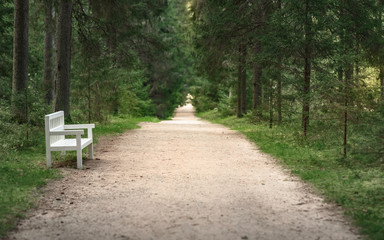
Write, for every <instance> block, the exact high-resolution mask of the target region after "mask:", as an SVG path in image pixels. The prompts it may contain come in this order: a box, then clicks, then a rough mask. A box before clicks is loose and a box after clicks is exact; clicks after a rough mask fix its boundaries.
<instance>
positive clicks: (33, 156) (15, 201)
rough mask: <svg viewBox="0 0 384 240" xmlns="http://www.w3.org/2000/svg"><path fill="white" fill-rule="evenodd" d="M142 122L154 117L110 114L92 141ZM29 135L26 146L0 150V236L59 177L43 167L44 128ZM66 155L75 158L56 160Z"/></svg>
mask: <svg viewBox="0 0 384 240" xmlns="http://www.w3.org/2000/svg"><path fill="white" fill-rule="evenodd" d="M144 121H150V122H154V121H158V120H157V118H153V117H143V118H134V117H130V116H120V117H111V119H110V121H109V122H108V123H106V124H96V128H95V129H94V138H95V139H94V140H95V142H96V143H97V140H98V139H99V138H100V137H102V136H106V135H116V134H119V133H123V132H124V131H126V130H128V129H134V128H138V125H137V124H138V123H139V122H144ZM31 135H33V136H34V137H33V139H31V140H30V141H31V144H29V146H27V147H23V148H20V149H18V150H10V151H1V153H0V238H2V237H5V235H6V233H7V232H8V231H9V230H10V229H12V228H13V227H14V226H15V223H16V222H17V220H18V219H20V218H22V217H23V216H24V215H25V213H26V211H27V210H28V209H30V208H31V207H33V206H34V205H35V203H36V200H37V198H38V196H39V188H40V187H42V186H44V185H45V184H46V183H47V182H48V181H50V180H53V179H58V178H60V173H59V171H58V170H57V169H55V168H53V169H47V168H46V167H45V138H44V129H34V130H33V134H31ZM0 137H2V138H5V137H12V136H6V135H1V136H0ZM55 156H58V155H55ZM68 158H73V159H75V158H76V157H75V154H73V155H72V154H68V155H67V156H66V159H59V161H61V162H65V161H67V159H68ZM59 165H60V164H59ZM61 166H64V164H61Z"/></svg>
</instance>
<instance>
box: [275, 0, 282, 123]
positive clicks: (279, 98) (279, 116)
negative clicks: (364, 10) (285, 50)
mask: <svg viewBox="0 0 384 240" xmlns="http://www.w3.org/2000/svg"><path fill="white" fill-rule="evenodd" d="M277 9H278V11H279V12H280V14H281V0H278V1H277ZM281 62H282V61H281V57H280V56H278V62H277V71H278V73H277V79H276V80H277V86H276V88H277V89H276V90H277V92H276V94H277V96H276V108H277V125H280V124H281V121H282V118H283V116H282V113H281V106H282V93H281V76H282V74H281V70H282V68H281Z"/></svg>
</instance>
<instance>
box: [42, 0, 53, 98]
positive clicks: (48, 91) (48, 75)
mask: <svg viewBox="0 0 384 240" xmlns="http://www.w3.org/2000/svg"><path fill="white" fill-rule="evenodd" d="M44 15H45V17H44V28H45V29H44V74H43V86H44V87H43V89H44V98H45V103H46V104H47V105H49V104H51V103H52V101H53V94H54V65H53V51H54V48H53V44H54V8H53V1H52V0H45V1H44Z"/></svg>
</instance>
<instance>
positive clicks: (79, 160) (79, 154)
mask: <svg viewBox="0 0 384 240" xmlns="http://www.w3.org/2000/svg"><path fill="white" fill-rule="evenodd" d="M76 152H77V168H78V169H83V156H82V151H81V149H78V150H77V151H76Z"/></svg>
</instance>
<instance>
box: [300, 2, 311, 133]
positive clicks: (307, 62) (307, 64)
mask: <svg viewBox="0 0 384 240" xmlns="http://www.w3.org/2000/svg"><path fill="white" fill-rule="evenodd" d="M310 23H311V19H310V16H309V0H306V1H305V23H304V24H305V25H304V29H305V46H304V84H303V109H302V128H303V135H304V137H306V136H307V129H308V125H309V104H310V86H311V46H310V45H311V36H310V31H311V24H310Z"/></svg>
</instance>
